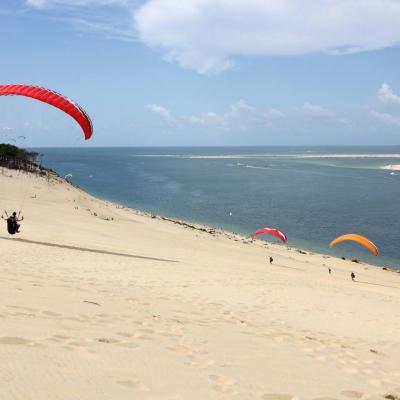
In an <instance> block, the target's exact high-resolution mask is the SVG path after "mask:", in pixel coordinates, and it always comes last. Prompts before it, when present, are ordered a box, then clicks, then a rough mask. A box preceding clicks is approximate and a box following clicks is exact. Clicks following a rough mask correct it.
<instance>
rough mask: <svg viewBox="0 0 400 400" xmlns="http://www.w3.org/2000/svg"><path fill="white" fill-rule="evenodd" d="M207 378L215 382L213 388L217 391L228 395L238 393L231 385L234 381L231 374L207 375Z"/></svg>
mask: <svg viewBox="0 0 400 400" xmlns="http://www.w3.org/2000/svg"><path fill="white" fill-rule="evenodd" d="M209 378H210V380H211V381H213V382H214V383H215V386H214V389H215V390H216V391H217V392H221V393H224V394H225V395H230V396H233V395H236V394H238V392H237V390H236V389H235V388H234V387H233V385H234V384H235V383H236V380H235V379H234V378H232V377H231V376H225V375H209Z"/></svg>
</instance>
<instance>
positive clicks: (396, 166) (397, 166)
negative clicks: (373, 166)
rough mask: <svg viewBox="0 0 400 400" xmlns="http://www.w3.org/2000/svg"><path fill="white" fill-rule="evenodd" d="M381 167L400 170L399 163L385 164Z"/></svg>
mask: <svg viewBox="0 0 400 400" xmlns="http://www.w3.org/2000/svg"><path fill="white" fill-rule="evenodd" d="M381 169H387V170H390V171H400V165H399V164H391V165H384V166H383V167H381Z"/></svg>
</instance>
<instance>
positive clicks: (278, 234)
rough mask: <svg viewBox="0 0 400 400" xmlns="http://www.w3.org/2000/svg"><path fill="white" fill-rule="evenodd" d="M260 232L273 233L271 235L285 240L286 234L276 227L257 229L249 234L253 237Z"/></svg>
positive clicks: (260, 233)
mask: <svg viewBox="0 0 400 400" xmlns="http://www.w3.org/2000/svg"><path fill="white" fill-rule="evenodd" d="M262 234H268V235H273V236H276V237H277V238H278V239H280V240H282V242H287V237H286V235H285V234H284V233H283V232H281V231H279V230H278V229H274V228H261V229H258V230H256V231H255V232H253V233H252V234H251V237H252V238H253V239H254V238H255V237H256V236H258V235H262Z"/></svg>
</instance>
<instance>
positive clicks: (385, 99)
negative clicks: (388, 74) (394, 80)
mask: <svg viewBox="0 0 400 400" xmlns="http://www.w3.org/2000/svg"><path fill="white" fill-rule="evenodd" d="M378 99H379V100H380V101H381V102H382V103H392V104H400V96H398V95H397V94H395V93H394V92H393V89H392V88H391V87H390V86H389V85H388V84H387V83H383V84H382V86H381V87H380V88H379V90H378Z"/></svg>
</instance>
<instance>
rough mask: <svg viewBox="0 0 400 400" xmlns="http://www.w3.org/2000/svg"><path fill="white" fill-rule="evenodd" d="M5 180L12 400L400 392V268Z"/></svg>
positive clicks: (3, 376) (4, 363) (3, 368)
mask: <svg viewBox="0 0 400 400" xmlns="http://www.w3.org/2000/svg"><path fill="white" fill-rule="evenodd" d="M3 172H4V173H3V174H1V175H0V188H1V190H0V202H1V204H2V207H4V208H6V209H7V210H8V211H12V210H13V208H15V207H17V206H18V207H19V206H20V204H19V202H20V201H21V198H22V212H23V216H24V217H25V220H24V221H23V222H22V225H21V232H20V233H19V234H17V235H14V236H11V235H8V234H7V231H6V224H5V223H4V221H2V222H3V230H2V231H1V234H0V249H1V251H0V268H1V277H2V279H1V280H0V299H1V300H0V323H1V332H0V398H1V399H3V398H4V399H21V400H22V399H24V400H25V399H73V398H76V399H83V400H86V399H88V400H89V399H90V400H91V399H93V400H94V399H96V400H97V399H99V400H102V399H104V400H105V399H107V400H108V399H118V400H119V399H121V400H122V399H124V400H125V399H132V398H134V399H171V400H172V399H227V398H235V399H263V400H294V399H313V400H317V399H319V400H322V399H325V400H328V399H384V398H387V399H398V398H400V397H399V396H400V365H399V361H398V360H399V358H400V339H399V331H400V318H399V317H400V274H399V273H396V272H393V271H388V270H383V269H382V268H377V267H374V266H371V265H368V264H365V263H354V262H351V261H350V260H342V259H339V258H336V257H332V256H328V255H322V254H317V253H314V254H313V253H310V252H309V251H302V250H299V249H296V248H291V247H287V246H284V245H278V244H270V243H268V244H267V243H266V242H264V241H260V240H256V241H251V239H249V238H248V237H244V236H240V235H238V234H234V233H230V232H225V231H222V230H218V229H214V228H212V227H204V226H200V225H194V224H191V223H184V222H182V221H174V220H167V219H165V218H162V217H160V216H156V215H150V214H147V213H144V212H141V211H136V210H132V209H129V208H126V207H122V206H119V205H116V204H113V203H111V202H107V201H103V200H99V199H96V198H95V197H93V196H91V195H89V194H87V193H85V192H83V191H82V190H80V189H78V188H76V187H74V186H72V185H71V184H69V183H68V182H66V181H65V180H63V179H61V178H59V177H56V176H53V177H52V178H51V179H46V178H44V177H37V176H35V175H26V174H18V173H16V172H13V171H9V170H5V171H3ZM24 188H29V190H25V189H24ZM17 193H18V201H17V202H16V197H17V196H16V194H17ZM16 204H17V205H16ZM17 211H18V210H17ZM270 256H272V257H273V259H274V262H273V264H272V265H270V264H269V261H268V259H269V257H270ZM328 268H331V270H332V273H331V274H329V273H328ZM351 272H354V273H355V275H356V281H355V282H352V281H351V279H350V273H351ZM388 396H391V397H388Z"/></svg>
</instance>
